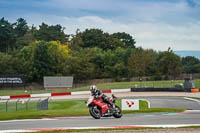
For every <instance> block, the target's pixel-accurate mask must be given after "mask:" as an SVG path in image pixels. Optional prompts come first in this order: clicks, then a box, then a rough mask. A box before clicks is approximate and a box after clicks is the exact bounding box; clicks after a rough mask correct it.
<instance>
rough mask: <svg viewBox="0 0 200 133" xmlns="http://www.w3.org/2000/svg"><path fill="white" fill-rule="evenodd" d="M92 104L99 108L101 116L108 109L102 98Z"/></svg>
mask: <svg viewBox="0 0 200 133" xmlns="http://www.w3.org/2000/svg"><path fill="white" fill-rule="evenodd" d="M93 103H94V104H96V105H97V106H98V107H99V108H101V114H104V113H105V112H106V111H107V110H108V109H109V106H108V104H107V103H105V102H103V99H102V98H99V99H94V101H93Z"/></svg>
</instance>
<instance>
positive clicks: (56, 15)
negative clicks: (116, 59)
mask: <svg viewBox="0 0 200 133" xmlns="http://www.w3.org/2000/svg"><path fill="white" fill-rule="evenodd" d="M2 17H4V18H5V19H6V20H8V21H9V22H16V20H17V19H18V18H24V19H25V20H26V21H27V23H28V25H29V26H31V25H32V24H34V25H35V26H37V27H38V26H39V25H40V24H41V23H42V22H44V23H46V24H48V25H56V24H61V25H62V26H63V27H65V28H66V29H65V33H66V34H75V33H76V30H77V29H80V31H84V30H85V29H90V28H98V29H102V30H103V31H104V32H108V33H110V34H112V33H116V32H126V33H128V34H130V35H132V37H133V38H134V39H135V41H136V46H137V47H142V48H144V49H154V50H158V51H165V50H167V49H168V48H169V47H170V48H171V49H172V50H200V0H0V18H2Z"/></svg>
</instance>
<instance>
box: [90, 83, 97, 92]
mask: <svg viewBox="0 0 200 133" xmlns="http://www.w3.org/2000/svg"><path fill="white" fill-rule="evenodd" d="M90 91H91V93H96V92H97V87H96V85H91V86H90Z"/></svg>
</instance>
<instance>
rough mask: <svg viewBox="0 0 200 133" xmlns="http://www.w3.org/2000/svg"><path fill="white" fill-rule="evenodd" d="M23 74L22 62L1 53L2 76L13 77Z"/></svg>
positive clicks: (0, 72)
mask: <svg viewBox="0 0 200 133" xmlns="http://www.w3.org/2000/svg"><path fill="white" fill-rule="evenodd" d="M21 72H22V62H21V60H20V59H19V58H17V57H13V56H12V55H8V54H5V53H0V75H13V74H20V73H21Z"/></svg>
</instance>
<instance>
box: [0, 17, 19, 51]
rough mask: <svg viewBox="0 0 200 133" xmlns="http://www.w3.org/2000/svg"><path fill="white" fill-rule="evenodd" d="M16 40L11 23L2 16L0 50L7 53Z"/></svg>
mask: <svg viewBox="0 0 200 133" xmlns="http://www.w3.org/2000/svg"><path fill="white" fill-rule="evenodd" d="M15 40H16V35H15V33H14V29H13V25H12V24H11V23H9V22H8V21H7V20H5V19H4V18H1V19H0V52H5V53H7V52H8V51H9V49H13V47H14V44H15Z"/></svg>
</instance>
